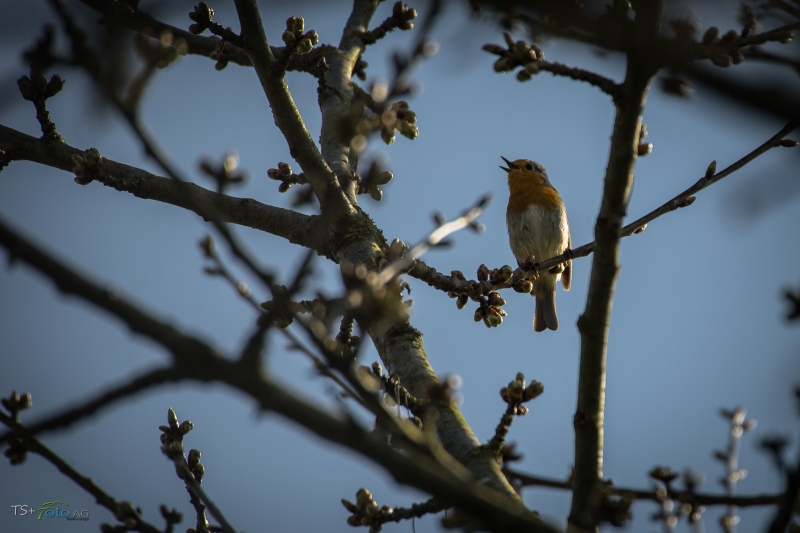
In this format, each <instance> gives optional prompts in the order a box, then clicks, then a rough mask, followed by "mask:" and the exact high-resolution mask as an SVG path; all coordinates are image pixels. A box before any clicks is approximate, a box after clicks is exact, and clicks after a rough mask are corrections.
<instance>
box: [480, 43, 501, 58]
mask: <svg viewBox="0 0 800 533" xmlns="http://www.w3.org/2000/svg"><path fill="white" fill-rule="evenodd" d="M481 48H483V49H484V50H486V51H487V52H489V53H490V54H494V55H498V56H501V55H503V54H504V53H505V52H506V49H505V48H503V47H502V46H500V45H499V44H484V45H483V46H482V47H481Z"/></svg>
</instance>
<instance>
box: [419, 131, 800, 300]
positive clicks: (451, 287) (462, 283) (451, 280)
mask: <svg viewBox="0 0 800 533" xmlns="http://www.w3.org/2000/svg"><path fill="white" fill-rule="evenodd" d="M798 125H800V124H799V123H798V121H797V120H796V119H795V120H791V121H789V122H788V123H787V124H786V125H785V126H784V127H783V128H782V129H781V130H780V131H779V132H778V133H776V134H775V135H773V136H772V137H770V139H768V140H767V141H766V142H764V143H763V144H762V145H761V146H759V147H758V148H756V149H755V150H753V151H752V152H750V153H749V154H747V155H745V156H744V157H742V158H741V159H739V160H737V161H736V162H734V163H733V164H731V165H730V166H728V167H726V168H725V169H724V170H721V171H720V172H717V173H716V174H713V175H712V176H710V177H703V178H700V179H699V180H698V181H697V182H696V183H695V184H694V185H692V186H691V187H689V188H688V189H686V190H685V191H683V192H681V193H680V194H678V195H677V196H675V197H674V198H672V199H671V200H669V201H667V202H665V203H664V204H662V205H661V206H659V207H657V208H655V209H653V210H652V211H650V212H649V213H647V214H646V215H644V216H642V217H640V218H638V219H636V220H635V221H633V222H631V223H629V224H627V225H626V226H624V227H623V228H622V229H621V230H620V237H630V236H631V235H634V234H637V233H640V230H641V229H642V227H643V226H646V225H647V224H649V223H650V222H652V221H653V220H655V219H657V218H659V217H661V216H662V215H665V214H667V213H671V212H672V211H675V210H677V209H679V208H681V207H686V206H687V205H688V204H687V200H688V199H689V198H690V197H692V196H694V195H695V194H697V193H698V192H700V191H702V190H703V189H706V188H708V187H710V186H711V185H713V184H714V183H717V182H718V181H720V180H722V179H723V178H726V177H728V176H730V175H731V174H733V173H734V172H736V171H737V170H739V169H741V168H742V167H744V166H745V165H747V164H748V163H750V162H751V161H753V160H754V159H756V158H757V157H759V156H761V155H763V154H765V153H766V152H768V151H769V150H771V149H773V148H776V147H778V146H780V143H781V141H782V140H783V139H785V138H786V136H787V135H789V134H790V133H791V132H792V131H794V130H795V129H797V127H798ZM595 246H596V242H595V241H592V242H589V243H586V244H584V245H581V246H578V247H577V248H573V249H572V250H567V251H566V252H564V253H563V254H561V255H557V256H555V257H552V258H550V259H547V260H545V261H542V262H540V263H539V264H538V265H537V266H536V267H535V268H533V269H531V270H527V271H526V270H523V269H521V268H518V269H516V270H515V271H514V274H513V276H512V277H511V279H510V280H508V281H507V282H505V283H500V284H493V283H490V282H488V281H475V280H459V279H458V278H455V277H453V276H449V275H446V274H442V273H440V272H438V271H437V270H436V269H435V268H433V267H431V266H429V265H427V264H425V263H424V262H422V261H417V262H416V264H415V265H414V267H413V268H412V269H410V270H409V271H408V272H407V274H408V275H409V276H411V277H414V278H417V279H420V280H422V281H424V282H426V283H428V284H429V285H430V286H431V287H434V288H436V289H439V290H442V291H444V292H454V293H456V294H466V295H468V296H472V297H476V298H477V297H480V296H485V295H487V294H489V293H490V292H492V291H496V290H498V289H507V288H510V287H511V285H512V284H513V283H514V281H517V280H519V279H523V278H527V277H530V276H531V275H533V274H534V273H538V272H542V271H546V270H549V269H551V268H553V267H555V266H558V265H560V264H562V263H565V262H567V261H569V260H571V259H576V258H579V257H586V256H588V255H590V254H592V252H594V249H595Z"/></svg>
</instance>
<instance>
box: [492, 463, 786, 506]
mask: <svg viewBox="0 0 800 533" xmlns="http://www.w3.org/2000/svg"><path fill="white" fill-rule="evenodd" d="M503 472H504V473H505V474H506V475H507V476H509V477H510V478H512V479H515V480H517V481H519V482H521V484H522V486H524V487H548V488H551V489H561V490H572V482H571V481H570V480H564V481H562V480H560V479H552V478H547V477H542V476H533V475H530V474H523V473H521V472H517V471H516V470H511V469H509V468H503ZM606 490H607V491H609V493H611V494H614V495H617V496H619V495H623V494H626V493H627V494H631V495H633V496H634V497H635V498H636V499H637V500H648V501H654V502H659V501H661V500H660V499H659V498H661V497H662V496H659V495H658V494H657V493H656V491H655V490H644V489H632V488H628V487H617V486H614V485H608V486H606ZM667 497H668V498H669V499H671V500H676V501H679V502H682V503H695V504H698V505H735V506H737V507H755V506H762V505H775V504H776V503H778V502H779V501H780V498H781V495H780V494H762V495H757V496H728V495H725V494H703V493H693V492H685V491H679V490H675V489H671V488H670V489H667Z"/></svg>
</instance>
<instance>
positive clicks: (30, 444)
mask: <svg viewBox="0 0 800 533" xmlns="http://www.w3.org/2000/svg"><path fill="white" fill-rule="evenodd" d="M0 422H2V423H3V424H5V425H6V426H7V427H8V428H9V429H10V430H11V432H12V433H13V434H14V435H15V436H16V437H17V438H19V439H20V440H21V441H22V442H23V443H24V445H25V447H26V449H27V450H30V451H32V452H33V453H35V454H37V455H40V456H41V457H43V458H44V459H45V460H47V461H48V462H49V463H50V464H52V465H53V466H55V467H56V468H58V470H59V471H60V472H61V473H62V474H64V475H65V476H66V477H68V478H69V479H71V480H72V481H74V482H75V483H76V484H77V485H78V486H79V487H81V488H82V489H83V490H85V491H86V492H88V493H89V494H91V495H92V496H94V498H95V500H96V501H97V503H98V504H99V505H101V506H103V507H105V508H106V509H108V510H109V511H111V512H112V513H113V514H114V516H115V517H116V518H117V520H119V521H120V522H122V523H124V524H125V526H126V527H127V529H128V530H130V531H139V532H140V533H161V530H159V529H158V528H157V527H155V526H153V525H152V524H150V523H148V522H146V521H144V520H142V518H141V517H140V516H139V514H138V513H137V512H136V510H135V509H134V507H133V505H131V503H130V502H122V503H120V502H118V501H117V500H116V499H114V498H113V497H112V496H110V495H109V494H108V493H106V492H105V491H104V490H103V489H101V488H100V487H99V486H97V484H96V483H95V482H94V480H92V478H88V477H86V476H84V475H83V474H81V473H80V472H78V471H77V470H75V469H74V468H72V467H71V466H70V465H69V464H67V462H66V461H64V460H63V459H62V458H61V457H59V456H58V455H57V454H56V453H54V452H53V451H52V450H50V448H48V447H47V446H45V445H44V444H42V443H41V442H40V441H39V440H38V439H36V438H35V437H34V436H33V435H32V434H31V433H30V432H29V431H28V430H27V429H26V428H25V426H23V425H22V424H20V423H19V422H16V421H14V420H13V419H11V418H10V417H9V416H8V415H6V414H5V413H3V412H0Z"/></svg>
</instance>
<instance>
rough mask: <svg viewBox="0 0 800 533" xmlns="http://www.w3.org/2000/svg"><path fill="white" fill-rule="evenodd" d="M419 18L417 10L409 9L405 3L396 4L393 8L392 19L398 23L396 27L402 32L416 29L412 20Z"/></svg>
mask: <svg viewBox="0 0 800 533" xmlns="http://www.w3.org/2000/svg"><path fill="white" fill-rule="evenodd" d="M415 18H417V10H416V9H413V8H410V7H408V5H406V4H404V3H403V2H395V4H394V6H392V19H394V20H395V21H396V26H397V27H398V28H399V29H401V30H411V29H414V25H413V24H412V23H411V21H412V20H414V19H415Z"/></svg>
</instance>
